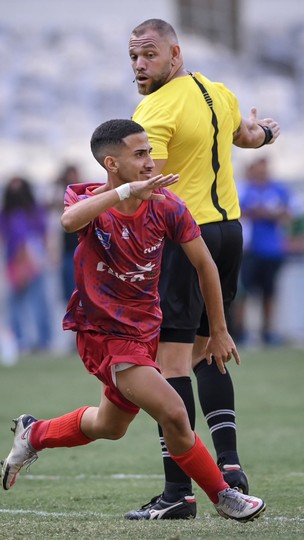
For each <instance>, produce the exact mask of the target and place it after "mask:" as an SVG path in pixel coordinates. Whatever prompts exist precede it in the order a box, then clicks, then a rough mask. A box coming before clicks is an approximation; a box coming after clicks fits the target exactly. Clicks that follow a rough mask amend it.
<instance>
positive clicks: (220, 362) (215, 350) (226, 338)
mask: <svg viewBox="0 0 304 540" xmlns="http://www.w3.org/2000/svg"><path fill="white" fill-rule="evenodd" d="M232 357H233V358H234V359H235V361H236V363H237V364H238V365H239V364H240V363H241V359H240V357H239V353H238V351H237V348H236V345H235V343H234V341H233V339H232V337H231V336H230V335H229V334H228V332H223V333H221V334H219V335H217V336H210V338H209V339H208V342H207V346H206V351H205V358H206V359H207V363H208V364H209V365H210V364H211V363H212V361H213V360H215V361H216V364H217V367H218V369H219V371H220V372H221V373H222V374H223V375H225V373H226V369H225V363H226V362H229V360H231V358H232Z"/></svg>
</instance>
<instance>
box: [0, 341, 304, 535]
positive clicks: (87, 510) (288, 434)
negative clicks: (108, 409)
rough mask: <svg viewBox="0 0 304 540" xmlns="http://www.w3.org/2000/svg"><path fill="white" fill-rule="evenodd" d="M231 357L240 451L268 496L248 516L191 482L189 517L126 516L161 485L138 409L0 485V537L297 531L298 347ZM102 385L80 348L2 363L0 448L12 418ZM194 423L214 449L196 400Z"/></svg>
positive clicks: (256, 488)
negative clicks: (120, 433)
mask: <svg viewBox="0 0 304 540" xmlns="http://www.w3.org/2000/svg"><path fill="white" fill-rule="evenodd" d="M241 355H242V364H241V366H240V367H237V366H236V365H232V363H231V362H230V366H231V367H230V372H231V374H232V376H233V379H234V382H235V389H236V402H237V411H238V414H237V423H238V440H239V453H240V456H241V458H242V465H243V467H244V469H245V470H246V472H247V474H248V476H249V480H250V490H251V493H252V494H254V495H257V496H259V497H262V498H264V499H265V501H266V503H267V510H266V513H265V514H264V515H263V516H262V517H261V518H260V519H259V520H256V521H254V522H252V523H247V524H240V523H237V522H234V521H226V520H224V519H222V518H221V517H219V516H218V515H217V514H216V512H215V511H214V510H213V507H212V504H211V503H210V502H209V500H208V499H207V497H206V496H205V494H204V493H203V492H201V491H200V490H199V488H198V487H197V486H196V485H194V492H195V494H196V497H197V501H198V516H197V518H196V519H195V520H192V521H161V520H160V521H150V522H129V521H126V520H124V519H123V514H124V512H126V511H127V510H129V509H131V508H137V507H138V506H139V505H140V504H143V503H144V502H147V501H148V500H149V499H150V498H151V497H152V496H154V495H156V494H158V493H160V492H161V491H162V488H163V476H162V463H161V457H160V450H159V445H158V441H157V430H156V426H155V423H154V422H153V421H152V420H151V419H150V418H149V417H148V416H147V415H146V414H145V413H143V412H141V413H140V414H139V415H138V417H137V418H136V420H135V421H134V423H133V425H132V426H131V427H130V429H129V432H128V433H127V435H126V436H125V437H124V439H122V440H120V441H116V442H113V441H97V442H95V443H93V444H91V445H89V446H85V447H81V448H72V449H55V450H46V451H44V452H42V453H41V454H40V456H39V460H38V461H37V462H36V463H35V464H34V465H33V466H32V468H31V469H30V471H29V472H26V471H23V472H22V474H21V476H20V478H19V480H18V482H17V485H16V486H15V487H14V488H13V489H12V490H11V491H8V492H4V491H3V490H2V491H1V495H0V538H4V539H10V540H11V539H14V540H15V539H19V538H31V539H32V538H33V539H37V540H38V539H39V540H44V539H49V538H59V539H68V538H70V539H89V538H90V539H97V538H98V539H111V540H118V539H132V540H138V539H142V540H146V539H147V540H148V539H151V540H186V539H189V540H196V539H197V540H198V539H202V540H203V539H217V540H224V539H225V540H227V539H228V538H233V539H242V540H249V539H251V538H255V539H259V540H264V539H265V540H277V539H279V538H280V539H284V540H289V539H300V538H301V539H302V538H304V459H303V457H304V453H303V446H304V423H303V413H304V392H303V384H304V353H303V351H300V350H292V349H270V350H266V349H264V350H260V351H245V350H244V351H242V350H241ZM99 397H100V386H99V383H98V381H97V380H95V379H94V378H93V377H90V376H89V375H87V374H86V372H85V369H84V367H83V366H82V363H81V361H80V360H79V359H78V357H77V356H76V355H75V356H70V357H67V358H62V359H47V358H37V357H36V358H24V359H22V360H21V361H20V362H19V364H17V365H16V366H13V367H9V368H8V367H4V366H0V403H1V406H0V456H1V457H5V456H6V455H7V453H8V452H9V450H10V447H11V444H12V440H13V436H12V433H11V432H10V426H11V419H12V418H13V417H16V416H19V414H21V413H24V412H28V413H32V414H34V415H36V416H38V417H40V418H50V417H53V416H58V415H61V414H63V413H65V412H68V411H70V410H73V409H74V408H78V407H79V406H82V405H86V404H91V405H97V404H98V402H99ZM197 412H198V413H197V431H198V433H199V434H200V435H201V437H202V438H203V440H204V442H205V443H206V445H207V446H208V448H209V449H210V450H211V452H212V453H213V447H212V444H211V438H210V436H209V433H208V430H207V428H206V425H205V421H204V419H203V417H202V414H201V411H200V409H199V407H197Z"/></svg>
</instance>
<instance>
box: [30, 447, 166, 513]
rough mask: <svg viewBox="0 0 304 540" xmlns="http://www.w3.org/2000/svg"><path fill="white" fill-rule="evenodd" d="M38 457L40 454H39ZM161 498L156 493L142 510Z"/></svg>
mask: <svg viewBox="0 0 304 540" xmlns="http://www.w3.org/2000/svg"><path fill="white" fill-rule="evenodd" d="M37 458H38V456H37ZM159 499H161V495H156V497H153V498H152V499H151V501H149V502H148V503H146V504H144V505H143V506H142V507H141V510H146V509H148V508H150V506H152V504H155V503H156V502H158V501H159Z"/></svg>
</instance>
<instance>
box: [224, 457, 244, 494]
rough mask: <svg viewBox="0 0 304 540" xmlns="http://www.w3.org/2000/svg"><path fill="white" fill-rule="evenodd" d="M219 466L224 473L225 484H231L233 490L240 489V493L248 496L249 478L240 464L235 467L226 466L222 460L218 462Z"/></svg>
mask: <svg viewBox="0 0 304 540" xmlns="http://www.w3.org/2000/svg"><path fill="white" fill-rule="evenodd" d="M217 464H218V467H219V469H220V470H221V471H222V473H223V477H224V480H225V482H227V484H229V486H230V487H231V488H238V490H239V491H241V492H242V493H244V494H245V495H248V493H249V484H248V478H247V476H246V474H245V473H244V471H243V469H242V467H241V466H240V465H239V464H238V463H236V464H234V465H232V464H228V463H227V464H226V463H225V462H224V461H222V460H221V459H219V460H218V462H217Z"/></svg>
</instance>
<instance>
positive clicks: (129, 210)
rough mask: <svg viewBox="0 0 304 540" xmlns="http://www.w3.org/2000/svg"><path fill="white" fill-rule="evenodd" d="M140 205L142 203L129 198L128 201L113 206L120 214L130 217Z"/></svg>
mask: <svg viewBox="0 0 304 540" xmlns="http://www.w3.org/2000/svg"><path fill="white" fill-rule="evenodd" d="M142 203H143V201H141V200H139V199H135V197H131V198H130V199H126V200H125V201H121V202H119V203H117V204H115V209H116V210H118V212H121V213H122V214H127V215H132V214H135V213H136V212H137V210H138V208H139V207H140V206H141V204H142Z"/></svg>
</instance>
